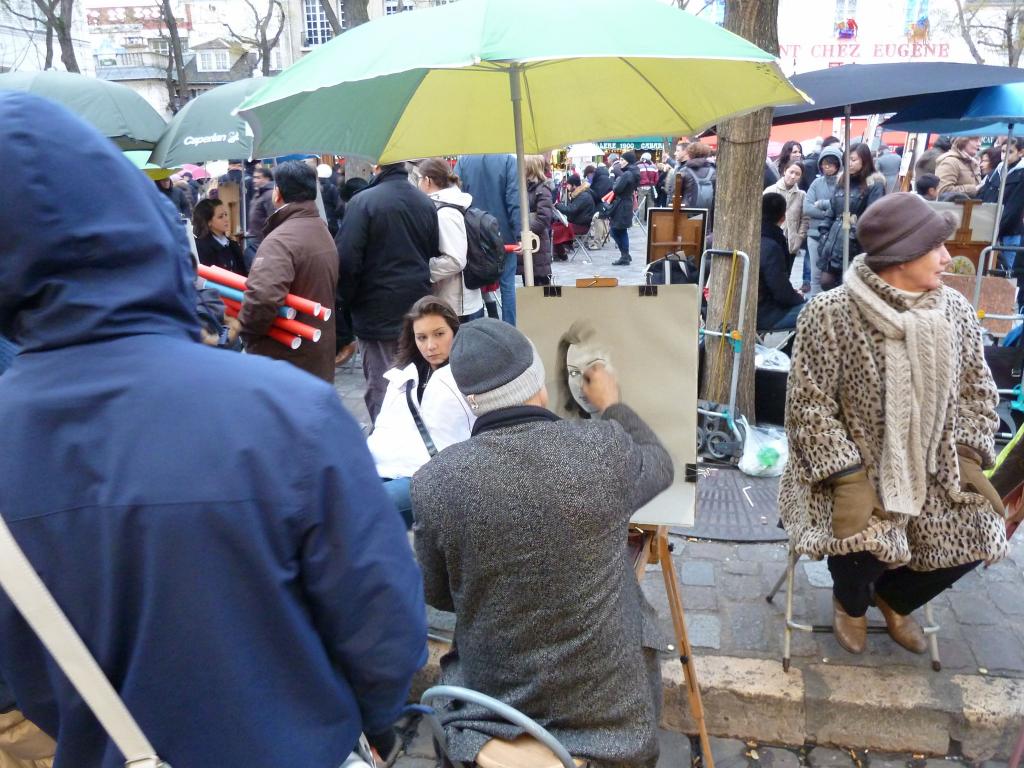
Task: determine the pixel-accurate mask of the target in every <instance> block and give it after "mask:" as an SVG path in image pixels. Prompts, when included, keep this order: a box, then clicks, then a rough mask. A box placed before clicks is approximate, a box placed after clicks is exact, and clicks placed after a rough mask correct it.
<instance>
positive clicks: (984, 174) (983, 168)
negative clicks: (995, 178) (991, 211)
mask: <svg viewBox="0 0 1024 768" xmlns="http://www.w3.org/2000/svg"><path fill="white" fill-rule="evenodd" d="M978 157H979V158H981V163H980V166H979V168H980V173H981V186H982V188H981V189H979V190H978V197H983V192H984V187H985V185H986V184H987V183H988V180H989V179H990V178H991V177H992V173H993V171H995V169H996V168H997V167H998V166H999V163H1001V162H1002V160H1003V156H1002V153H1001V151H1000V149H999V147H989V148H988V149H986V150H985V151H983V152H982V153H981V154H980V155H978Z"/></svg>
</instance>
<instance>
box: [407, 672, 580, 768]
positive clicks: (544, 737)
mask: <svg viewBox="0 0 1024 768" xmlns="http://www.w3.org/2000/svg"><path fill="white" fill-rule="evenodd" d="M435 699H452V700H454V701H465V702H468V703H470V704H477V705H479V706H481V707H483V708H484V709H486V710H487V711H489V712H492V713H494V714H495V715H497V716H498V717H501V718H503V719H505V720H507V721H508V722H510V723H512V724H513V725H518V726H519V727H520V728H522V729H523V730H524V731H526V732H527V733H528V734H530V736H532V737H533V738H535V739H536V740H537V741H539V742H540V743H541V744H543V745H544V746H545V747H547V748H548V749H550V750H551V751H552V752H554V754H555V756H556V757H557V758H558V759H559V761H560V762H561V763H562V768H577V766H576V762H575V761H574V760H573V759H572V756H571V755H570V754H569V752H568V751H567V750H566V748H565V747H563V746H562V744H561V742H559V741H558V739H556V738H555V737H554V736H552V735H551V734H550V733H548V731H547V730H545V729H544V727H543V726H541V725H540V724H539V723H538V722H537V721H536V720H533V719H532V718H530V717H527V716H526V715H524V714H523V713H522V712H520V711H519V710H518V709H515V708H513V707H510V706H509V705H508V704H505V703H503V702H501V701H498V700H497V699H495V698H492V697H490V696H487V695H486V694H483V693H480V692H478V691H473V690H470V689H469V688H461V687H459V686H455V685H435V686H434V687H433V688H428V689H427V690H426V691H424V692H423V695H422V696H421V697H420V703H421V704H423V705H424V706H427V707H431V710H430V712H429V713H428V714H424V717H425V718H426V720H427V723H428V724H429V725H430V730H431V732H432V733H433V734H434V738H435V739H436V740H437V743H438V745H440V747H441V749H442V750H444V753H445V756H446V757H447V758H448V760H449V761H451V762H452V764H453V765H455V766H458V768H464V764H463V763H460V762H457V761H455V760H452V759H451V756H450V755H449V754H448V743H447V739H445V735H444V727H443V726H442V725H441V721H440V720H439V719H438V717H437V714H436V712H435V711H434V710H433V707H432V706H431V704H430V702H432V701H434V700H435Z"/></svg>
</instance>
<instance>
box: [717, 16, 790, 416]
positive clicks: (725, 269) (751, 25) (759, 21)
mask: <svg viewBox="0 0 1024 768" xmlns="http://www.w3.org/2000/svg"><path fill="white" fill-rule="evenodd" d="M778 17H779V0H727V2H726V6H725V28H726V29H728V30H729V31H730V32H734V33H736V34H738V35H740V36H741V37H745V38H746V39H747V40H750V41H751V42H753V43H754V44H755V45H757V46H759V47H760V48H763V49H764V50H766V51H768V52H770V53H774V54H776V55H778V52H779V30H778ZM771 121H772V110H771V109H770V108H768V109H761V110H758V111H757V112H754V113H752V114H750V115H745V116H743V117H738V118H735V119H733V120H727V121H725V122H723V123H721V124H720V125H719V126H718V167H717V172H716V179H717V186H716V190H715V229H714V245H715V248H722V249H728V250H733V249H736V250H740V251H744V252H746V253H747V254H748V255H749V256H750V276H749V282H748V285H747V306H746V316H745V317H744V323H743V325H744V339H743V353H742V357H741V360H740V378H739V388H738V402H737V407H738V410H739V412H740V413H741V414H743V415H745V416H746V417H747V418H748V419H753V415H754V335H755V331H756V330H757V329H756V322H755V321H756V317H757V282H758V280H757V278H758V262H759V256H760V252H761V216H760V211H761V193H762V191H763V184H762V181H763V179H764V164H765V158H766V157H767V149H768V136H769V134H770V133H771ZM731 272H732V270H731V269H730V268H729V264H728V262H727V261H726V259H724V258H717V259H716V264H715V269H714V271H713V272H712V275H711V280H710V282H709V287H710V299H709V301H708V327H710V328H714V329H719V328H720V327H721V326H722V323H723V320H724V321H725V323H726V324H727V325H728V327H729V328H736V327H737V326H738V321H739V316H738V315H739V305H740V277H741V276H740V270H739V265H738V264H737V269H736V270H735V273H734V274H733V275H732V277H733V279H734V280H735V283H734V286H733V287H732V289H731V293H732V296H733V301H732V306H729V307H727V306H726V305H725V304H726V296H727V295H729V294H730V286H729V284H730V273H731ZM705 356H706V357H705V361H706V364H705V367H704V371H705V374H704V388H703V391H704V397H705V398H706V399H709V400H714V401H717V402H726V401H727V400H728V398H729V382H730V379H731V375H732V365H733V355H732V347H731V346H730V345H729V344H728V343H723V344H720V343H719V341H718V339H709V340H708V345H707V348H706V350H705Z"/></svg>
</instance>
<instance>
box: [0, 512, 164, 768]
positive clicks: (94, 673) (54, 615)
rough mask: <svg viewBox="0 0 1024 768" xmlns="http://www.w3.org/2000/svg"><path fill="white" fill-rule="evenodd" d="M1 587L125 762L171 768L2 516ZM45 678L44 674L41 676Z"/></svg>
mask: <svg viewBox="0 0 1024 768" xmlns="http://www.w3.org/2000/svg"><path fill="white" fill-rule="evenodd" d="M0 587H3V589H4V591H5V592H6V593H7V596H8V597H10V598H11V602H13V603H14V605H15V607H16V608H17V609H18V610H19V611H20V612H21V615H22V616H24V617H25V621H27V622H28V624H29V626H30V627H32V629H33V631H34V632H35V633H36V635H37V636H38V637H39V639H40V640H41V641H42V643H43V645H45V646H46V649H47V650H48V651H49V652H50V654H51V655H52V656H53V658H54V659H55V660H56V662H57V664H58V665H60V668H61V669H62V670H64V674H65V675H67V677H68V680H70V681H71V684H72V685H74V686H75V689H76V690H77V691H78V693H79V695H80V696H81V697H82V699H84V700H85V703H86V704H88V705H89V709H91V710H92V712H93V714H94V715H96V719H97V720H99V721H100V724H101V725H102V726H103V728H104V730H105V731H106V732H107V734H108V735H109V736H110V738H111V740H112V741H113V742H114V744H116V745H117V748H118V749H119V750H120V751H121V754H123V755H124V757H125V765H126V766H127V767H128V768H170V767H169V766H168V765H167V764H166V763H164V762H163V761H162V760H160V758H159V757H157V756H156V751H155V750H154V749H153V747H152V745H151V744H150V743H149V741H148V740H147V739H146V736H145V735H144V734H143V733H142V730H141V729H140V728H139V726H138V724H137V723H136V722H135V720H134V719H133V718H132V716H131V714H130V713H129V712H128V709H127V708H126V707H125V705H124V702H122V701H121V698H120V697H119V696H118V695H117V692H116V691H115V690H114V688H113V686H112V685H111V684H110V681H109V680H107V678H106V676H105V675H104V674H103V670H101V669H100V667H99V665H98V664H97V663H96V660H95V659H94V658H93V657H92V654H91V653H89V649H88V648H86V647H85V643H83V642H82V638H80V637H79V636H78V633H77V632H75V628H74V627H72V626H71V622H70V621H68V619H67V616H65V615H64V612H63V611H62V610H61V609H60V606H59V605H57V601H56V600H54V599H53V595H51V594H50V591H49V590H48V589H47V588H46V585H45V584H43V582H42V579H40V578H39V575H38V574H37V573H36V572H35V570H34V569H33V568H32V564H31V563H29V561H28V558H26V557H25V553H24V552H22V551H21V547H19V546H18V543H17V542H16V541H15V540H14V537H13V536H12V535H11V531H10V529H9V528H8V527H7V524H6V523H5V522H4V520H3V518H2V517H0ZM40 674H42V671H40Z"/></svg>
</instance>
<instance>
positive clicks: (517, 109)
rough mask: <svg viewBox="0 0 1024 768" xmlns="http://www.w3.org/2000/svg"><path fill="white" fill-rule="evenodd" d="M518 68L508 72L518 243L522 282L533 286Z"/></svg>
mask: <svg viewBox="0 0 1024 768" xmlns="http://www.w3.org/2000/svg"><path fill="white" fill-rule="evenodd" d="M519 72H520V66H519V65H518V64H513V65H512V66H511V68H510V69H509V71H508V77H509V84H510V90H511V96H512V123H513V125H514V127H515V132H516V174H517V175H518V176H519V229H520V235H519V242H520V243H522V246H523V280H524V282H525V283H526V284H527V285H533V242H532V239H533V238H531V237H530V235H531V232H530V198H529V196H528V195H527V192H526V149H525V142H524V141H523V91H522V84H521V83H520V82H519Z"/></svg>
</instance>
